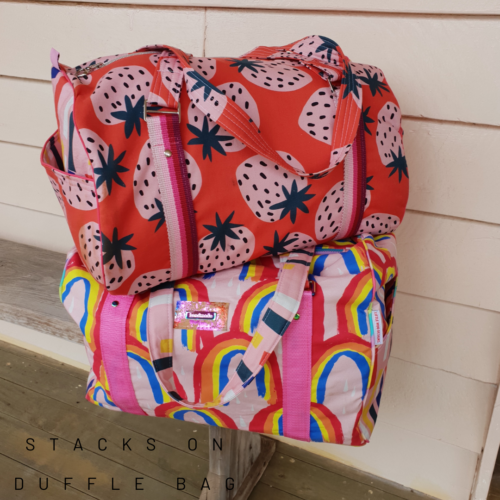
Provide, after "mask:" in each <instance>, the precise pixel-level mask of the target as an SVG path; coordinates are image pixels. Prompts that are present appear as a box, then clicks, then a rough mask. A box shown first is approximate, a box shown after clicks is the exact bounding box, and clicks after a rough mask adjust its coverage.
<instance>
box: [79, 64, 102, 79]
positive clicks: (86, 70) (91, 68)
mask: <svg viewBox="0 0 500 500" xmlns="http://www.w3.org/2000/svg"><path fill="white" fill-rule="evenodd" d="M103 66H104V63H95V64H91V65H90V66H87V67H86V68H81V69H79V70H78V71H77V72H76V73H75V75H76V76H82V75H88V74H89V73H92V71H94V70H96V69H99V68H102V67H103Z"/></svg>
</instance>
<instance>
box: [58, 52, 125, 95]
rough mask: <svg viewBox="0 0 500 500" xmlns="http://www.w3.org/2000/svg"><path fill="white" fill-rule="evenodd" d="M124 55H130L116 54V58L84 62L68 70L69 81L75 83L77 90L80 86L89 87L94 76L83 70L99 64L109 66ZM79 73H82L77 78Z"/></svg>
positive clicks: (104, 57)
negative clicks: (108, 64)
mask: <svg viewBox="0 0 500 500" xmlns="http://www.w3.org/2000/svg"><path fill="white" fill-rule="evenodd" d="M124 55H128V54H116V55H114V56H103V57H98V58H97V59H93V60H92V61H87V62H84V63H82V64H79V65H78V66H75V67H74V68H70V69H68V70H67V72H66V74H67V75H68V76H69V79H70V81H71V82H72V83H73V87H75V88H76V87H78V85H89V84H90V83H91V82H92V75H91V74H90V73H89V74H85V73H82V72H81V70H84V69H85V68H88V67H89V66H95V65H98V64H107V63H109V62H112V61H113V60H115V59H116V58H117V57H121V56H124ZM78 72H80V74H79V75H78V76H77V73H78Z"/></svg>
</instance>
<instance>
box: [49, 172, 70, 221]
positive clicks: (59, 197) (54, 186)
mask: <svg viewBox="0 0 500 500" xmlns="http://www.w3.org/2000/svg"><path fill="white" fill-rule="evenodd" d="M49 179H50V185H51V186H52V189H53V190H54V193H55V195H56V197H57V201H58V202H59V205H61V208H62V211H63V213H64V217H66V205H64V200H63V197H62V195H61V190H60V189H59V184H58V183H57V182H56V181H55V180H54V179H52V177H50V178H49Z"/></svg>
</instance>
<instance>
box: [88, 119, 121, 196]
mask: <svg viewBox="0 0 500 500" xmlns="http://www.w3.org/2000/svg"><path fill="white" fill-rule="evenodd" d="M80 135H81V137H82V140H83V144H84V146H85V149H86V150H87V154H88V157H89V160H90V164H91V166H92V170H93V171H94V175H95V179H96V186H97V198H98V200H99V201H101V202H102V201H103V200H104V199H105V198H106V197H107V196H108V194H110V191H111V190H112V189H113V186H114V185H115V184H117V185H118V186H121V187H125V183H124V182H123V181H122V180H121V178H120V174H121V173H124V172H128V168H125V167H124V166H122V165H120V162H121V161H122V160H123V158H124V156H125V151H123V152H121V153H120V154H119V155H118V156H117V157H116V158H115V151H114V149H113V146H112V145H110V146H108V145H107V144H106V143H105V142H104V141H103V140H102V139H101V138H100V137H99V136H98V135H97V134H96V133H95V132H93V131H92V130H90V129H85V128H84V129H81V130H80ZM115 189H119V188H115Z"/></svg>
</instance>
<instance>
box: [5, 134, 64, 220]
mask: <svg viewBox="0 0 500 500" xmlns="http://www.w3.org/2000/svg"><path fill="white" fill-rule="evenodd" d="M0 158H2V162H1V163H0V173H1V176H2V182H1V183H0V203H5V204H8V205H15V206H19V207H22V208H28V209H31V210H37V211H40V212H47V213H50V214H53V215H59V216H63V211H62V209H61V205H59V202H58V201H57V198H56V195H55V194H54V191H53V190H52V186H51V185H50V182H49V179H48V177H47V174H46V173H45V169H44V168H43V167H42V166H41V164H40V149H38V148H34V147H27V146H19V145H17V144H8V143H2V142H0Z"/></svg>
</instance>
